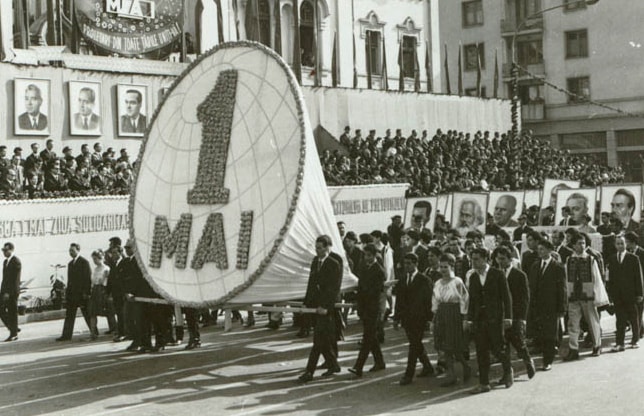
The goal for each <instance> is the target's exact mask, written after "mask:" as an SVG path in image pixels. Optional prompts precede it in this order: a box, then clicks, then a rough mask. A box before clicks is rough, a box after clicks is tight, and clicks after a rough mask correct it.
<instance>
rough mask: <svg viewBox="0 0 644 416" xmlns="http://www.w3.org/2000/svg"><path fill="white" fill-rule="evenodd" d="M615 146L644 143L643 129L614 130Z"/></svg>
mask: <svg viewBox="0 0 644 416" xmlns="http://www.w3.org/2000/svg"><path fill="white" fill-rule="evenodd" d="M615 138H616V139H617V147H629V146H642V145H644V129H636V130H619V131H616V132H615Z"/></svg>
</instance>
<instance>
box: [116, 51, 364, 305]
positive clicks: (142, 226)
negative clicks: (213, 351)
mask: <svg viewBox="0 0 644 416" xmlns="http://www.w3.org/2000/svg"><path fill="white" fill-rule="evenodd" d="M139 160H140V161H141V163H140V164H139V166H138V167H137V175H136V178H137V179H136V183H135V186H134V191H133V192H132V196H131V198H130V203H129V215H130V218H131V223H130V236H131V237H132V238H133V239H134V240H135V241H136V248H137V250H136V251H137V254H136V257H137V261H138V262H139V266H140V267H141V270H142V271H143V274H144V276H145V278H146V279H147V280H148V281H149V282H150V284H151V285H152V287H153V288H154V289H155V291H156V292H157V293H159V294H160V295H161V296H162V297H163V300H157V301H156V302H168V303H172V304H175V305H180V306H186V307H195V308H205V307H210V308H220V309H254V310H295V311H300V312H311V310H309V309H306V308H301V304H297V303H293V301H296V300H301V299H302V298H304V295H305V293H306V288H307V283H308V276H309V267H310V264H311V261H312V259H313V257H314V255H315V250H314V242H315V238H316V237H317V236H319V235H321V234H327V235H329V236H330V237H331V239H332V241H333V247H332V250H333V251H334V252H336V253H337V254H339V255H340V256H342V257H343V258H344V262H343V263H344V264H343V266H344V275H343V281H342V289H343V290H350V289H352V288H354V287H355V286H356V285H357V279H356V277H355V276H354V275H353V274H352V273H351V271H350V270H349V266H348V262H347V261H346V257H345V254H344V249H343V247H342V241H341V239H340V235H339V233H338V230H337V227H336V224H335V217H334V215H333V210H332V207H331V202H330V198H329V193H328V191H327V188H326V184H325V181H324V176H323V173H322V169H321V166H320V162H319V156H318V154H317V151H316V147H315V141H314V138H313V132H312V129H311V126H310V123H309V118H308V116H307V113H306V108H305V105H304V99H303V96H302V92H301V89H300V87H299V85H298V84H297V81H296V79H295V76H294V75H293V73H292V72H291V70H290V68H289V67H288V65H287V64H286V63H285V62H284V61H283V60H282V58H281V57H279V56H278V55H277V54H275V53H274V52H273V51H272V50H270V49H268V48H266V47H264V46H263V45H261V44H259V43H255V42H234V43H225V44H222V45H219V46H218V47H216V48H214V49H213V50H211V51H210V52H209V53H207V54H205V55H203V56H202V57H200V58H199V59H198V60H197V61H196V62H194V63H193V64H192V65H191V66H190V67H189V68H188V69H187V70H186V71H185V72H184V73H183V74H182V75H181V76H180V77H179V78H178V79H177V80H176V81H175V82H174V84H173V85H172V87H171V88H170V90H169V92H168V94H167V95H166V97H165V99H164V101H163V102H162V103H161V105H160V106H159V108H158V109H157V111H156V113H155V114H154V117H153V120H152V122H151V125H150V127H149V129H148V131H147V133H146V135H145V138H144V141H143V144H142V146H141V151H140V155H139ZM138 300H141V301H146V299H138ZM147 301H152V300H147ZM289 302H290V303H289ZM254 304H269V305H275V304H278V305H282V306H279V307H263V306H252V305H254ZM298 305H299V306H298Z"/></svg>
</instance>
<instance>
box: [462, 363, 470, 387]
mask: <svg viewBox="0 0 644 416" xmlns="http://www.w3.org/2000/svg"><path fill="white" fill-rule="evenodd" d="M471 378H472V367H470V366H469V365H465V366H463V383H467V382H468V381H470V379H471Z"/></svg>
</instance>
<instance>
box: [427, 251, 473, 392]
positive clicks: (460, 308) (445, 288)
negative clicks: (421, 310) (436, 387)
mask: <svg viewBox="0 0 644 416" xmlns="http://www.w3.org/2000/svg"><path fill="white" fill-rule="evenodd" d="M455 263H456V259H455V258H454V256H453V255H451V254H448V253H446V254H443V255H442V256H441V257H440V260H439V266H438V268H439V271H440V273H441V278H440V279H439V280H438V281H437V282H435V283H434V292H433V295H432V312H434V320H433V326H434V331H433V332H434V343H435V347H436V350H437V351H442V352H443V353H444V355H445V360H446V365H447V379H446V380H445V381H444V382H443V383H442V384H441V386H443V387H449V386H453V385H454V384H456V383H457V381H458V379H457V378H456V373H455V372H454V360H456V361H458V362H460V363H461V365H462V366H463V381H464V382H467V381H468V380H469V379H470V376H471V373H472V372H471V369H470V366H469V365H468V364H467V361H465V356H464V354H463V351H464V350H465V337H464V335H463V319H464V317H465V316H467V307H468V304H469V295H468V293H467V289H466V288H465V284H464V283H463V281H462V280H461V279H460V278H458V277H456V275H455V274H454V264H455Z"/></svg>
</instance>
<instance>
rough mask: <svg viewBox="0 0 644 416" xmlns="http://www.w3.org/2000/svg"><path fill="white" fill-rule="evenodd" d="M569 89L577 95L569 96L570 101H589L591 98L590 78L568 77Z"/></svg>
mask: <svg viewBox="0 0 644 416" xmlns="http://www.w3.org/2000/svg"><path fill="white" fill-rule="evenodd" d="M568 91H570V92H572V93H573V94H576V96H573V95H569V96H568V102H569V103H583V102H585V101H588V100H589V99H590V78H589V77H577V78H568Z"/></svg>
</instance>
